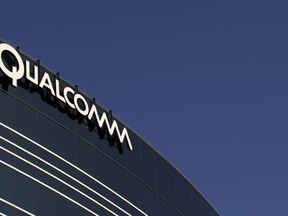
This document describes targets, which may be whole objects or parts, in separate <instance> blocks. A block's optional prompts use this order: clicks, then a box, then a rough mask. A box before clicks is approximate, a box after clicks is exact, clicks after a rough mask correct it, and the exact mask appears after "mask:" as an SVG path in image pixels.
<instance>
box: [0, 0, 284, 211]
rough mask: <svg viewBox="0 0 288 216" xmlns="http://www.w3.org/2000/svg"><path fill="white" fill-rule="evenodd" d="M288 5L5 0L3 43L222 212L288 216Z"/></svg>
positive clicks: (2, 22)
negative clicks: (97, 110) (141, 142)
mask: <svg viewBox="0 0 288 216" xmlns="http://www.w3.org/2000/svg"><path fill="white" fill-rule="evenodd" d="M287 7H288V3H287V1H280V0H275V1H266V0H264V1H256V0H250V1H245V0H244V1H212V0H207V1H170V0H166V1H162V0H154V1H135V0H134V1H116V0H106V1H92V0H87V1H75V0H72V1H56V0H50V1H32V0H26V1H4V2H2V3H1V9H0V10H1V13H0V18H1V34H0V37H1V38H2V39H4V40H6V41H7V42H9V43H10V44H12V45H15V46H16V45H17V46H20V49H21V50H22V51H24V52H26V53H28V54H29V55H30V56H32V57H33V58H35V59H40V60H41V62H42V63H43V64H45V65H46V66H48V67H49V68H51V69H52V70H53V71H55V72H60V74H61V75H62V77H64V78H65V79H67V80H69V81H70V82H71V83H73V84H77V85H78V86H79V87H80V88H81V89H82V90H84V91H85V92H87V94H88V95H90V96H91V97H95V98H96V100H97V101H98V102H99V103H100V104H102V105H103V106H104V107H106V108H107V109H112V110H113V113H114V114H115V115H116V116H118V117H119V118H120V119H121V120H123V121H124V122H125V123H126V124H127V125H129V126H130V127H131V128H133V129H134V130H135V131H136V132H137V133H138V134H140V135H141V136H143V137H144V138H145V139H146V140H147V141H148V142H149V143H151V145H152V146H154V147H155V148H156V149H157V150H158V151H159V152H160V153H161V154H163V155H164V156H165V157H166V158H167V159H168V160H169V161H170V162H171V163H172V164H174V165H175V166H176V167H177V168H178V169H179V170H180V171H181V172H182V173H183V174H184V175H185V176H187V177H188V178H189V179H190V180H191V181H192V182H193V184H194V185H195V186H196V187H197V188H198V189H199V190H200V191H201V192H202V194H203V195H204V196H205V197H206V198H207V199H208V200H209V201H210V203H212V205H213V206H214V207H215V208H216V209H217V210H218V211H219V212H220V214H221V215H223V216H228V215H233V216H243V215H245V216H250V215H251V216H255V215H261V216H271V215H273V216H286V215H288V207H287V204H288V185H287V182H288V171H287V165H288V157H287V155H288V147H287V144H288V133H287V130H288V97H287V92H288V87H287V83H288V82H287V81H288V62H287V57H288V40H287V38H288V28H287V21H288V13H287Z"/></svg>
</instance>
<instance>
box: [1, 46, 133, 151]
mask: <svg viewBox="0 0 288 216" xmlns="http://www.w3.org/2000/svg"><path fill="white" fill-rule="evenodd" d="M3 52H9V53H10V55H12V56H13V57H14V59H15V61H16V63H15V65H13V66H12V69H11V68H10V67H7V65H6V64H5V62H4V61H3V57H2V55H3ZM33 64H34V63H33ZM30 65H32V64H31V62H30V61H28V60H25V62H24V60H23V59H22V58H21V56H20V54H19V53H18V51H17V50H16V49H15V48H13V47H12V46H10V45H9V44H6V43H1V44H0V69H1V70H2V72H3V73H4V74H5V75H6V76H8V77H10V78H11V80H12V85H13V86H14V87H15V88H16V87H17V84H18V80H20V79H22V78H23V77H25V78H26V80H28V81H29V82H31V83H33V84H35V85H37V86H39V87H40V88H42V89H44V88H45V89H47V90H48V91H49V92H50V93H51V95H53V96H54V97H56V98H57V99H58V100H59V101H61V102H63V103H64V104H67V105H68V106H69V107H70V108H71V109H73V110H77V111H78V112H79V113H80V114H81V115H82V116H83V117H86V118H87V120H88V121H92V120H95V122H96V123H97V125H98V126H99V127H100V128H101V129H103V128H106V129H107V131H108V133H109V134H110V136H113V135H114V134H115V136H117V139H118V141H119V142H120V143H123V142H124V140H126V142H127V146H128V149H129V150H133V146H132V144H131V141H130V138H129V134H128V131H127V129H126V128H125V127H124V128H123V130H122V132H120V129H119V126H118V124H117V122H116V120H113V121H112V123H111V122H109V120H108V116H107V114H106V113H105V112H103V113H102V115H101V116H100V115H99V113H98V111H97V107H96V105H95V104H94V103H93V104H92V105H89V104H88V102H87V100H86V99H85V97H84V96H83V95H82V94H81V93H79V92H78V91H77V92H76V91H75V90H74V89H73V88H71V87H69V86H66V87H64V88H62V89H60V81H59V78H57V77H56V76H55V78H53V79H51V77H50V75H49V73H47V72H44V73H43V75H42V76H41V77H40V74H39V67H38V66H37V65H35V64H34V68H33V71H32V70H31V67H30ZM52 83H54V85H53V84H52Z"/></svg>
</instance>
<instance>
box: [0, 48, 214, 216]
mask: <svg viewBox="0 0 288 216" xmlns="http://www.w3.org/2000/svg"><path fill="white" fill-rule="evenodd" d="M6 54H7V53H6ZM6 54H5V53H3V54H2V56H1V58H2V60H3V61H5V63H6V65H7V67H9V66H10V67H11V66H13V64H15V59H13V58H11V56H10V57H9V56H8V57H7V56H6ZM20 55H21V57H22V59H23V60H26V59H28V60H29V61H30V62H34V63H35V64H36V65H38V66H39V69H40V70H39V76H40V77H41V76H43V73H44V72H47V73H49V75H50V77H53V78H54V77H57V79H58V76H57V75H56V74H54V73H52V72H50V71H49V70H48V69H46V68H45V67H43V66H41V65H39V62H38V63H37V62H35V61H33V60H32V59H31V58H29V57H27V56H26V55H24V54H20ZM14 66H17V64H16V65H14ZM32 67H33V65H32V64H31V68H32ZM31 71H32V69H31ZM59 80H60V86H61V88H62V87H64V86H71V88H73V89H75V91H78V88H77V87H75V86H72V85H71V84H69V83H68V82H66V81H65V80H63V79H61V78H59ZM54 84H55V83H53V85H54ZM0 90H1V91H0V101H1V110H0V179H1V184H0V215H49V216H50V215H81V216H82V215H161V216H162V215H165V216H170V215H171V216H172V215H193V216H194V215H195V216H217V215H218V213H217V212H216V211H215V210H214V209H213V208H212V207H211V205H210V204H209V203H208V202H207V201H206V200H205V198H203V196H201V194H200V193H199V192H198V191H197V190H196V189H195V188H194V187H193V186H192V185H191V183H190V182H189V181H187V179H185V178H184V177H183V176H182V175H181V174H180V173H179V172H178V171H177V170H176V169H175V168H174V167H173V166H172V165H171V164H169V162H167V161H166V160H165V159H164V158H163V157H162V156H160V155H159V154H158V153H157V152H156V151H155V150H154V149H153V148H152V147H151V146H149V145H148V144H147V143H145V141H144V140H142V139H141V138H140V137H139V136H138V135H137V134H135V133H134V132H133V131H131V130H130V129H128V128H127V129H128V133H129V136H130V139H131V143H132V145H133V150H132V151H130V150H129V149H128V147H127V143H126V142H124V143H123V144H121V143H120V142H119V141H118V140H117V136H115V135H112V136H110V135H109V134H108V133H107V130H106V129H105V128H99V127H98V126H97V125H95V124H93V123H90V122H89V121H87V119H86V118H83V116H81V115H79V113H78V112H77V111H76V110H73V109H71V108H69V107H68V106H67V104H64V103H63V102H61V101H59V100H58V99H57V98H56V97H55V96H53V95H51V92H50V91H49V89H46V88H45V87H44V88H43V89H42V88H39V87H38V86H36V85H34V84H32V83H31V82H27V80H26V78H25V77H23V78H22V79H21V80H18V86H17V87H13V86H12V83H11V79H10V78H9V77H7V76H6V75H5V74H4V73H3V72H2V71H0ZM86 99H87V101H88V102H89V103H94V102H93V100H92V99H91V98H88V97H86ZM96 106H97V109H98V111H99V112H100V113H103V112H106V113H107V116H109V119H110V121H112V120H114V119H115V120H116V121H117V123H118V125H119V127H120V129H123V128H124V127H126V126H125V125H123V123H121V122H120V121H119V120H118V119H116V118H115V117H113V116H112V115H111V114H109V112H108V111H107V110H105V109H104V108H102V107H101V106H99V105H97V104H96Z"/></svg>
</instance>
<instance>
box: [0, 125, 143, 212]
mask: <svg viewBox="0 0 288 216" xmlns="http://www.w3.org/2000/svg"><path fill="white" fill-rule="evenodd" d="M0 125H1V126H3V127H5V128H7V129H8V130H10V131H12V132H14V133H16V134H17V135H19V136H21V137H22V138H24V139H26V140H28V141H29V142H31V143H33V144H34V145H36V146H38V147H39V148H41V149H43V150H45V151H47V152H48V153H50V154H52V155H53V156H55V157H57V158H58V159H60V160H62V161H63V162H65V163H67V164H69V165H70V166H72V167H73V168H75V169H77V170H78V171H79V172H81V173H82V174H84V175H86V176H87V177H89V178H90V179H92V180H93V181H95V182H97V183H98V184H100V185H101V186H103V187H104V188H106V189H107V190H109V191H110V192H111V193H113V194H115V195H116V196H118V197H119V198H120V199H122V200H123V201H125V202H126V203H128V204H129V205H131V206H132V207H134V208H135V209H137V210H138V211H139V212H141V213H142V214H143V215H145V216H148V215H147V214H146V213H145V212H143V211H142V210H141V209H139V208H138V207H137V206H135V205H134V204H132V203H131V202H130V201H128V200H127V199H125V198H124V197H122V196H121V195H120V194H118V193H116V192H115V191H113V190H112V189H111V188H109V187H108V186H107V185H105V184H104V183H102V182H101V181H99V180H98V179H96V178H94V177H93V176H91V175H90V174H88V173H87V172H85V171H83V170H82V169H80V168H79V167H77V166H76V165H74V164H73V163H71V162H69V161H67V160H66V159H64V158H62V157H61V156H59V155H58V154H56V153H54V152H53V151H51V150H49V149H47V148H45V147H44V146H42V145H40V144H39V143H37V142H36V141H34V140H32V139H30V138H29V137H27V136H25V135H24V134H22V133H20V132H18V131H16V130H14V129H13V128H11V127H9V126H7V125H5V124H3V123H2V122H0Z"/></svg>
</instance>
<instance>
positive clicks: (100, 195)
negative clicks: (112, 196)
mask: <svg viewBox="0 0 288 216" xmlns="http://www.w3.org/2000/svg"><path fill="white" fill-rule="evenodd" d="M0 139H2V140H3V141H5V142H7V143H9V144H10V145H12V146H14V147H16V148H18V149H20V150H22V151H23V152H25V153H27V154H29V155H31V156H32V157H34V158H36V159H38V160H39V161H41V162H43V163H45V164H47V165H48V166H50V167H52V168H54V169H55V170H57V171H58V172H60V173H62V174H63V175H65V176H67V177H69V178H70V179H72V180H74V181H75V182H77V183H78V184H80V185H82V186H83V187H85V188H87V189H88V190H90V191H91V192H93V193H94V194H96V195H98V196H99V197H101V198H102V199H104V200H105V201H107V202H109V203H110V204H111V205H113V206H114V207H116V208H118V209H119V210H120V211H122V212H124V213H125V214H127V215H128V216H132V215H131V214H129V213H128V212H126V211H125V210H124V209H122V208H120V207H119V206H117V205H116V204H115V203H113V202H111V201H110V200H109V199H107V198H106V197H104V196H103V195H102V194H100V193H98V192H97V191H95V190H93V189H92V188H90V187H89V186H87V185H85V184H84V183H82V182H81V181H79V180H78V179H76V178H74V177H73V176H71V175H69V174H68V173H66V172H64V171H63V170H61V169H59V168H58V167H56V166H54V165H53V164H50V163H49V162H47V161H45V160H43V159H42V158H40V157H38V156H37V155H35V154H33V153H31V152H29V151H27V150H26V149H24V148H22V147H20V146H19V145H17V144H16V143H14V142H12V141H10V140H8V139H6V138H4V137H2V136H0Z"/></svg>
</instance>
